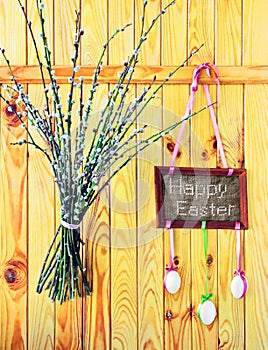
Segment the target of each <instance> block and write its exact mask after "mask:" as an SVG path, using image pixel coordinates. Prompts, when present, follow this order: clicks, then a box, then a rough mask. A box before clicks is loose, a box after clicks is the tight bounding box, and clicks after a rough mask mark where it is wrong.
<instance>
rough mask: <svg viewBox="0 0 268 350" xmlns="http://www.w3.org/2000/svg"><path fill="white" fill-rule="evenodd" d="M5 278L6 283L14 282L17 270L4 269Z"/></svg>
mask: <svg viewBox="0 0 268 350" xmlns="http://www.w3.org/2000/svg"><path fill="white" fill-rule="evenodd" d="M5 279H6V281H7V283H14V282H15V281H16V279H17V272H16V270H13V269H7V270H6V271H5Z"/></svg>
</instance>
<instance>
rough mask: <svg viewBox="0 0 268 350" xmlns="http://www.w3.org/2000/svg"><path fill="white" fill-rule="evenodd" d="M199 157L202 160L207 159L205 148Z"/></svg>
mask: <svg viewBox="0 0 268 350" xmlns="http://www.w3.org/2000/svg"><path fill="white" fill-rule="evenodd" d="M201 158H202V159H203V160H208V159H209V157H208V152H207V150H204V151H203V152H202V153H201Z"/></svg>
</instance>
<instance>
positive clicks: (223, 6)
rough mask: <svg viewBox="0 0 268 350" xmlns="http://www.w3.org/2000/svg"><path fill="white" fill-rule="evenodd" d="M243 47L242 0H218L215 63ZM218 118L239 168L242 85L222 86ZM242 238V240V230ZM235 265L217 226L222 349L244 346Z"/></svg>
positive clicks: (231, 234)
mask: <svg viewBox="0 0 268 350" xmlns="http://www.w3.org/2000/svg"><path fill="white" fill-rule="evenodd" d="M234 18H236V21H234V20H233V19H234ZM242 47H243V42H242V1H241V0H238V1H232V2H226V1H222V0H219V1H218V2H217V21H216V63H217V64H219V65H235V64H237V65H240V64H241V60H242ZM230 48H231V49H230ZM218 120H219V129H220V133H221V137H222V142H223V147H224V153H225V157H226V161H227V164H228V165H229V167H231V168H241V167H242V165H243V162H244V134H243V133H244V125H243V87H242V86H232V85H231V86H221V94H220V102H219V108H218ZM219 165H220V164H219ZM220 166H222V164H221V165H220ZM241 240H242V242H243V233H241ZM236 267H237V261H236V239H235V231H234V230H219V231H218V271H219V273H218V295H219V301H218V303H219V304H218V305H219V315H218V319H219V347H220V348H221V349H225V348H228V349H244V346H245V337H244V321H245V319H244V312H245V310H244V300H243V299H242V300H237V299H234V297H233V296H232V294H231V288H230V284H231V280H232V278H233V276H234V275H233V271H234V269H235V268H236Z"/></svg>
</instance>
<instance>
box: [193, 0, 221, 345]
mask: <svg viewBox="0 0 268 350" xmlns="http://www.w3.org/2000/svg"><path fill="white" fill-rule="evenodd" d="M189 11H190V12H189V13H190V17H189V21H190V22H189V46H190V47H189V49H190V50H192V49H193V48H194V47H197V46H199V45H200V44H202V43H204V44H205V47H203V48H202V50H200V51H199V53H198V54H197V55H195V56H194V57H193V59H192V60H191V63H194V64H200V63H203V62H213V61H214V50H215V42H214V40H215V38H214V21H215V1H214V0H205V1H200V0H193V1H191V2H190V9H189ZM214 91H215V90H214V89H213V88H210V92H211V94H212V101H215V93H214ZM206 104H207V101H206V99H205V96H204V92H203V89H202V88H201V87H200V89H199V91H198V93H197V98H196V102H195V108H196V109H198V108H200V107H201V106H204V105H206ZM191 136H192V143H191V149H192V150H191V152H192V154H191V160H192V166H195V167H205V168H209V167H215V166H216V153H217V152H216V149H215V147H214V141H215V136H214V131H213V127H212V123H211V120H210V116H209V113H208V112H204V113H202V114H200V115H198V116H196V117H195V118H194V119H193V120H192V134H191ZM191 237H192V239H191V244H192V248H191V249H192V251H191V256H192V257H193V259H192V283H193V284H192V285H193V287H192V300H193V305H194V307H195V310H194V311H195V312H197V307H198V304H199V303H200V301H201V294H204V292H205V276H206V266H205V265H206V264H205V261H204V248H203V245H204V244H203V235H202V232H201V230H192V236H191ZM208 242H209V247H208V256H210V257H212V259H211V260H210V261H212V263H211V264H210V265H209V267H208V268H209V273H208V275H209V292H213V294H214V295H213V299H212V301H213V302H214V304H215V306H216V308H217V231H216V230H209V233H208ZM192 324H193V349H199V350H200V349H208V348H212V349H214V348H217V344H218V319H217V318H216V319H215V321H214V322H213V323H212V324H211V325H210V326H205V325H204V324H202V322H201V321H200V320H199V319H198V318H196V321H194V322H193V323H192Z"/></svg>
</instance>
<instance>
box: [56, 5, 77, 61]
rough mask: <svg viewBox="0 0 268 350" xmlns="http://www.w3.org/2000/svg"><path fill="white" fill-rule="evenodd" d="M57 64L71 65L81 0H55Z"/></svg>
mask: <svg viewBox="0 0 268 350" xmlns="http://www.w3.org/2000/svg"><path fill="white" fill-rule="evenodd" d="M54 6H55V13H54V18H55V25H54V37H55V64H56V65H64V64H65V65H70V63H71V61H70V58H71V56H72V53H73V51H74V47H73V41H74V34H75V11H78V10H80V2H79V0H57V1H55V5H54Z"/></svg>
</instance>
